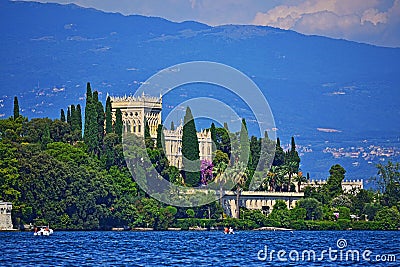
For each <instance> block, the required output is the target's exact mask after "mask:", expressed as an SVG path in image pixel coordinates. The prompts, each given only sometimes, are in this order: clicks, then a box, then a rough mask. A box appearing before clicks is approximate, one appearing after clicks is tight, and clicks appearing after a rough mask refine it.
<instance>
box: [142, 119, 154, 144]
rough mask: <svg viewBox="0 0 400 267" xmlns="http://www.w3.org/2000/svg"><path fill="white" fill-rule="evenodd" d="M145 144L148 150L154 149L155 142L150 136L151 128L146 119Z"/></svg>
mask: <svg viewBox="0 0 400 267" xmlns="http://www.w3.org/2000/svg"><path fill="white" fill-rule="evenodd" d="M144 142H145V144H146V148H154V140H153V138H152V137H151V135H150V127H149V124H148V122H147V119H146V117H145V118H144Z"/></svg>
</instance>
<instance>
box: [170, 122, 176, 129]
mask: <svg viewBox="0 0 400 267" xmlns="http://www.w3.org/2000/svg"><path fill="white" fill-rule="evenodd" d="M170 130H171V131H175V125H174V121H171V126H170Z"/></svg>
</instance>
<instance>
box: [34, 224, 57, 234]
mask: <svg viewBox="0 0 400 267" xmlns="http://www.w3.org/2000/svg"><path fill="white" fill-rule="evenodd" d="M52 234H53V229H50V227H49V226H38V227H35V232H34V233H33V235H35V236H49V235H52Z"/></svg>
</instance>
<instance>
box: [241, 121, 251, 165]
mask: <svg viewBox="0 0 400 267" xmlns="http://www.w3.org/2000/svg"><path fill="white" fill-rule="evenodd" d="M239 142H240V144H239V145H240V162H243V163H244V164H245V165H246V166H247V163H248V161H249V160H250V142H249V134H248V132H247V125H246V120H245V119H242V127H241V129H240V137H239Z"/></svg>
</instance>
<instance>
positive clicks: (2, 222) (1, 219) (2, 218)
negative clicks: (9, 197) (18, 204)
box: [0, 201, 13, 230]
mask: <svg viewBox="0 0 400 267" xmlns="http://www.w3.org/2000/svg"><path fill="white" fill-rule="evenodd" d="M11 211H12V204H11V202H3V201H0V230H12V229H13V224H12V220H11Z"/></svg>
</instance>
